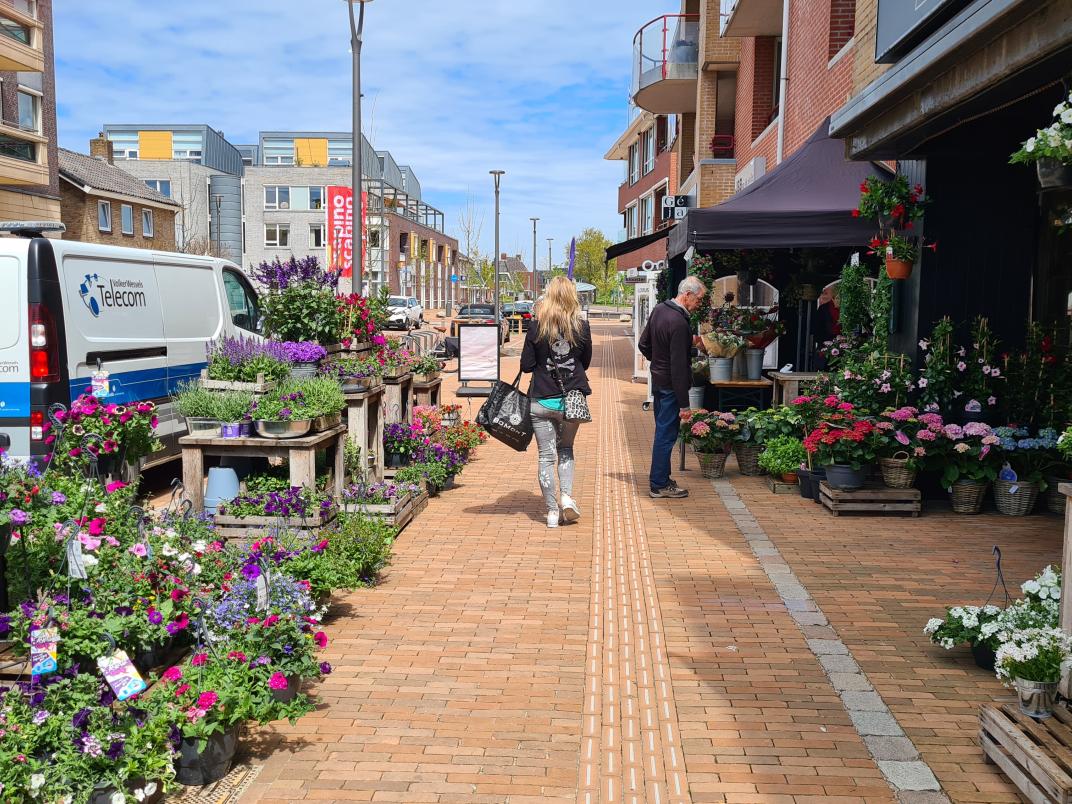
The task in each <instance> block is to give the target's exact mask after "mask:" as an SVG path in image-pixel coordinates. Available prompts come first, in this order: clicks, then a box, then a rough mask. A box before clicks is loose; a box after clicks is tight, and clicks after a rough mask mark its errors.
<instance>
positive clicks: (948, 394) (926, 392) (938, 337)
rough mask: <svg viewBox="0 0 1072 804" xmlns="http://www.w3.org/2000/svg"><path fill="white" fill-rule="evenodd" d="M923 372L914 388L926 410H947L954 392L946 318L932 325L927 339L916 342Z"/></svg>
mask: <svg viewBox="0 0 1072 804" xmlns="http://www.w3.org/2000/svg"><path fill="white" fill-rule="evenodd" d="M919 348H920V351H922V352H923V368H922V369H920V372H919V374H920V376H919V379H918V380H917V381H916V386H917V387H918V388H919V398H920V401H921V402H922V403H923V405H924V406H925V407H927V406H929V407H930V408H931V409H932V410H933V409H939V410H948V409H949V407H950V406H951V405H952V401H953V392H954V387H953V386H954V377H955V374H954V370H955V367H954V363H953V322H952V320H951V319H950V318H949V316H946V317H945V318H943V319H941V320H940V321H939V322H938V323H937V324H935V325H934V329H933V330H932V331H931V336H930V338H924V339H923V340H921V341H920V342H919Z"/></svg>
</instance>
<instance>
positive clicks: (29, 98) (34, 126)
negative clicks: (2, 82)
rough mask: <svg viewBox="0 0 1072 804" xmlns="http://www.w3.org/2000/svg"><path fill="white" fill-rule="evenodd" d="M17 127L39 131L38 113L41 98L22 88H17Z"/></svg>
mask: <svg viewBox="0 0 1072 804" xmlns="http://www.w3.org/2000/svg"><path fill="white" fill-rule="evenodd" d="M18 94H19V128H21V129H22V130H23V131H40V127H39V126H38V122H37V121H38V113H37V110H38V108H39V107H40V104H41V99H40V98H39V97H37V95H32V94H30V93H29V92H25V91H24V90H21V89H20V90H19V93H18Z"/></svg>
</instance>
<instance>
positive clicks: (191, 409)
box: [172, 380, 216, 419]
mask: <svg viewBox="0 0 1072 804" xmlns="http://www.w3.org/2000/svg"><path fill="white" fill-rule="evenodd" d="M172 401H173V402H174V403H175V410H176V412H177V413H178V414H179V415H180V416H183V417H185V418H187V419H214V418H216V392H214V391H206V390H205V389H204V388H202V387H201V386H200V385H199V384H198V382H197V381H196V380H191V381H189V382H184V383H179V386H178V389H177V393H176V394H175V395H174V396H173V397H172Z"/></svg>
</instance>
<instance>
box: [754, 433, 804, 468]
mask: <svg viewBox="0 0 1072 804" xmlns="http://www.w3.org/2000/svg"><path fill="white" fill-rule="evenodd" d="M807 460H808V453H807V450H805V449H804V444H803V443H802V442H801V440H800V439H799V438H794V437H793V436H777V437H775V438H772V439H771V440H770V441H768V442H767V448H766V449H765V450H764V451H763V452H762V453H761V454H760V456H759V465H760V466H762V467H763V468H764V469H766V470H767V471H768V472H769V473H770V474H772V475H784V474H789V473H791V472H796V471H797V470H798V469H799V468H800V465H801V464H802V463H804V462H805V461H807Z"/></svg>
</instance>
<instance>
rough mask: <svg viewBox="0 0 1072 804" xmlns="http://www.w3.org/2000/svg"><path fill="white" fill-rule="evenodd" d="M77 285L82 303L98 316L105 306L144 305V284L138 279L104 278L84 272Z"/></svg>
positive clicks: (94, 315)
mask: <svg viewBox="0 0 1072 804" xmlns="http://www.w3.org/2000/svg"><path fill="white" fill-rule="evenodd" d="M85 276H86V278H85V281H84V282H82V284H80V285H79V286H78V295H79V296H81V297H82V303H83V304H84V305H85V306H86V308H87V309H88V310H89V311H90V312H91V313H93V317H94V318H99V317H100V314H101V312H102V311H103V310H104V309H106V308H121V309H123V308H131V307H145V306H146V301H145V285H144V284H143V283H142V282H141V281H140V280H138V279H105V278H102V277H101V276H100V275H99V274H86V275H85Z"/></svg>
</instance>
